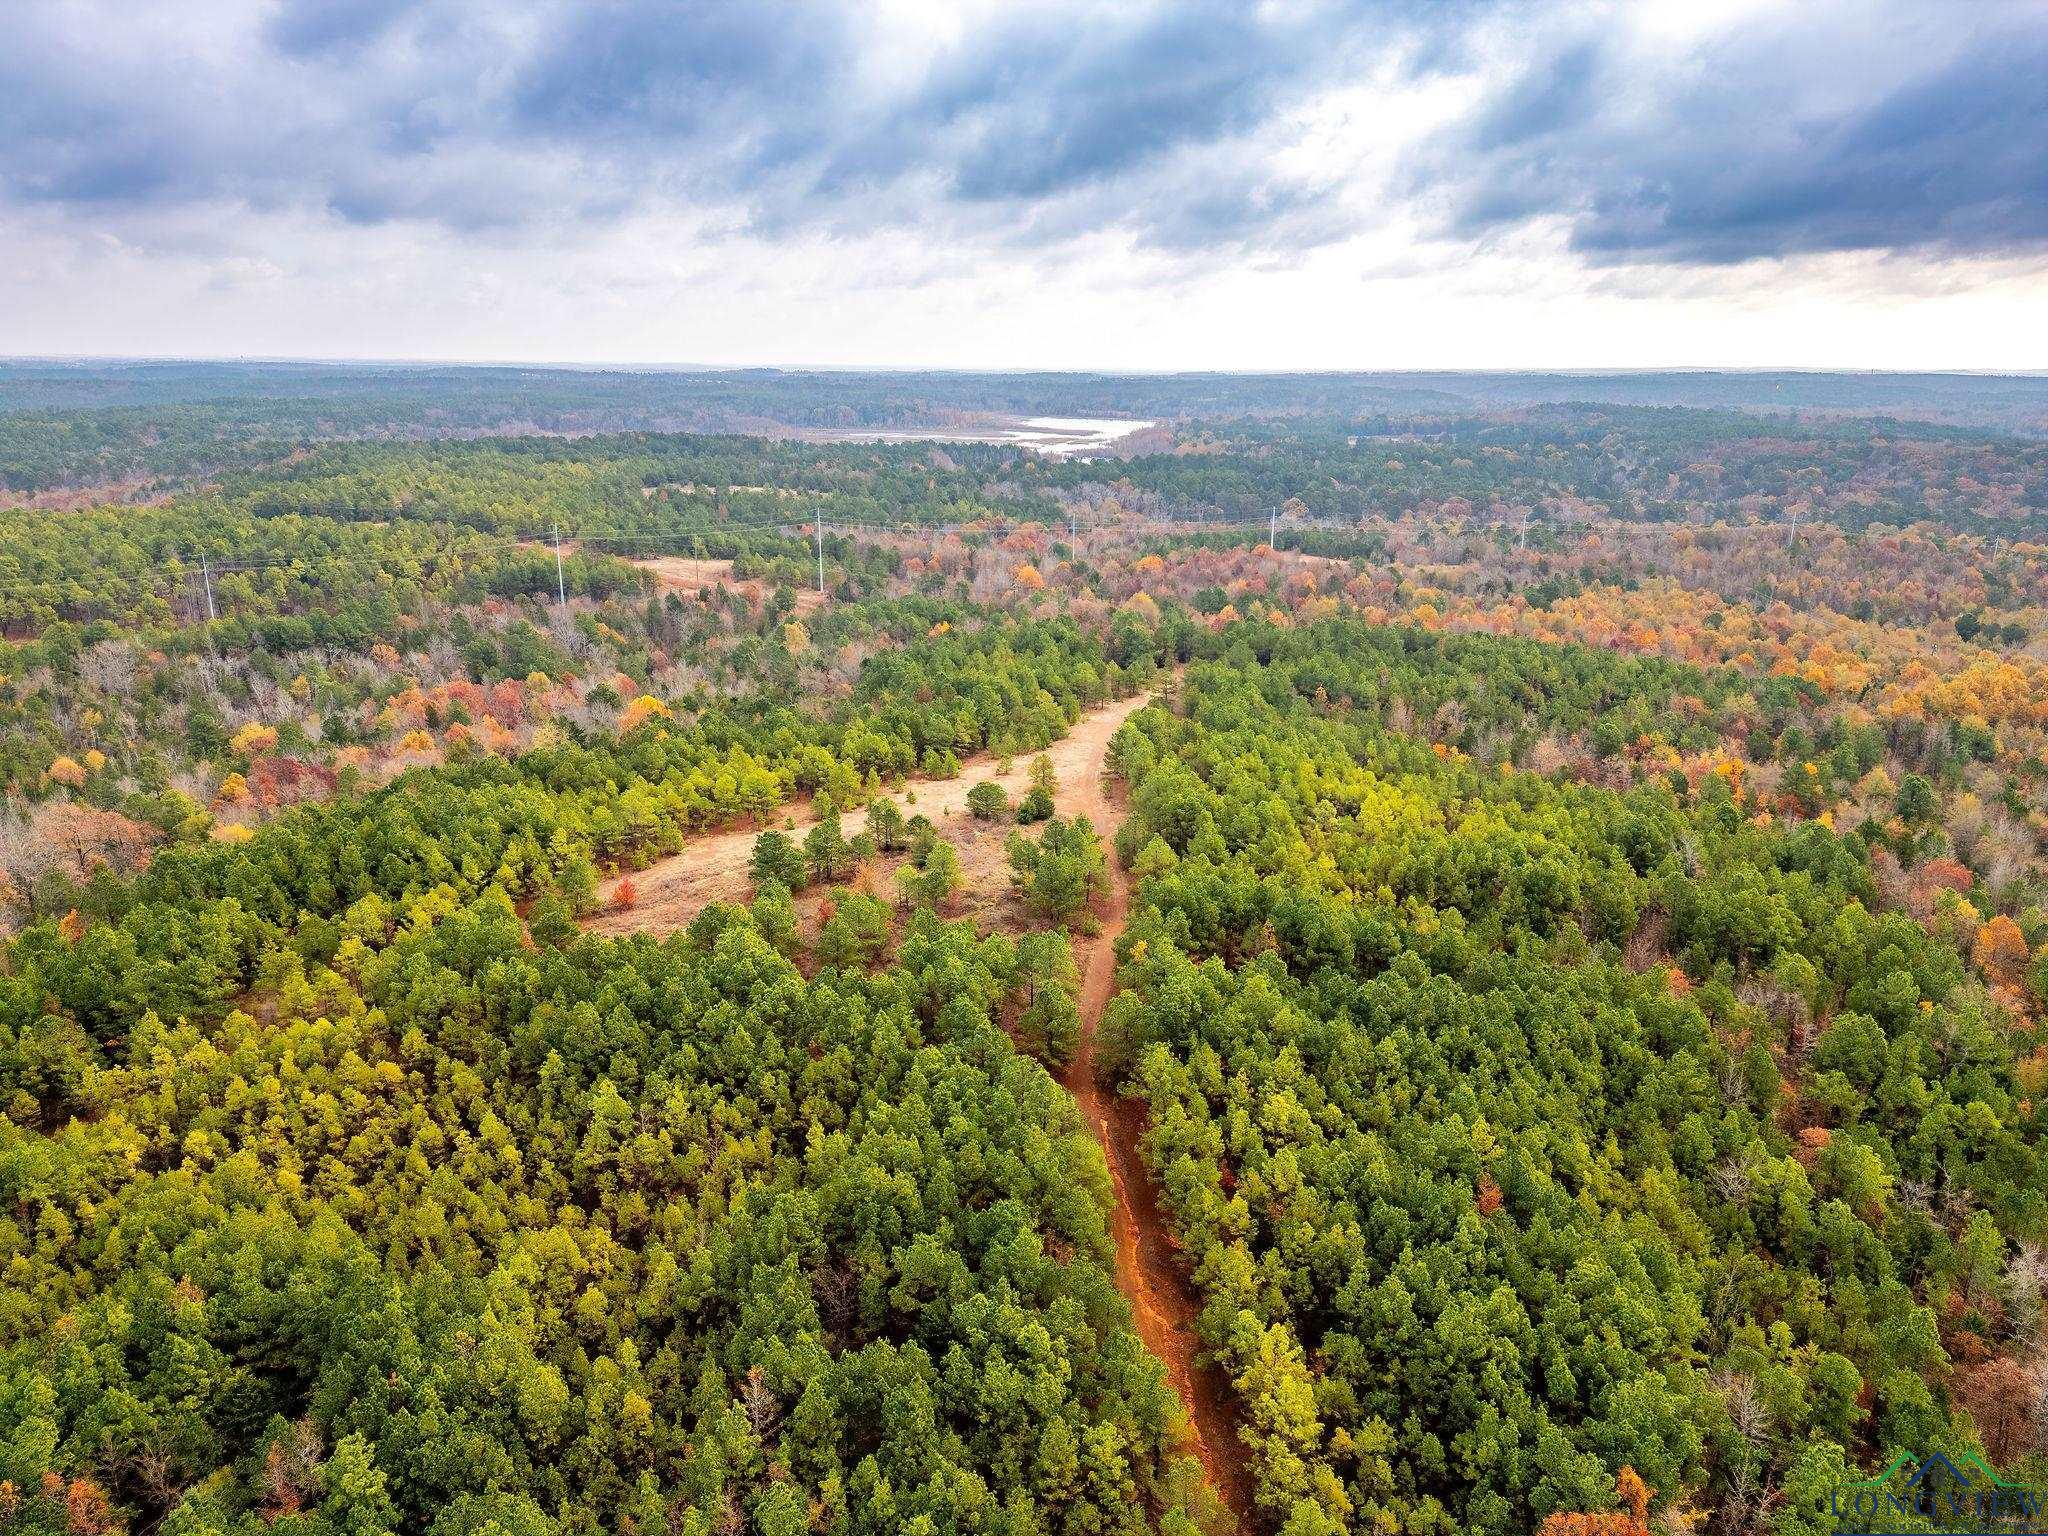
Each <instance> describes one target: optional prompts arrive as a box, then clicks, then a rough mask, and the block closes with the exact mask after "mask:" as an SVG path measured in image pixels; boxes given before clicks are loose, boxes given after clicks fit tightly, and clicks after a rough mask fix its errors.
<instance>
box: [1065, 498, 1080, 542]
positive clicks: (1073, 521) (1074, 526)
mask: <svg viewBox="0 0 2048 1536" xmlns="http://www.w3.org/2000/svg"><path fill="white" fill-rule="evenodd" d="M1080 537H1081V524H1080V522H1079V520H1078V519H1077V518H1076V517H1075V516H1074V509H1073V507H1072V506H1071V505H1070V506H1068V508H1067V543H1068V544H1069V545H1072V544H1074V543H1075V542H1076V541H1078V540H1079V539H1080Z"/></svg>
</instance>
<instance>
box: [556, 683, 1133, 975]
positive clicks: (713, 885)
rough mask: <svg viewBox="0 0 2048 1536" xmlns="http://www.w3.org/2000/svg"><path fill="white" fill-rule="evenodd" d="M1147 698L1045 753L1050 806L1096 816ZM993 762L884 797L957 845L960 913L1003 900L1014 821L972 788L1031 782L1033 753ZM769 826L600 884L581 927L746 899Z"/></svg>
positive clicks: (646, 926)
mask: <svg viewBox="0 0 2048 1536" xmlns="http://www.w3.org/2000/svg"><path fill="white" fill-rule="evenodd" d="M1144 704H1145V700H1144V699H1143V698H1130V699H1120V700H1118V701H1117V702H1116V703H1113V704H1107V705H1104V706H1103V707H1102V708H1100V709H1096V710H1091V711H1089V712H1088V713H1086V714H1084V715H1082V716H1081V718H1080V720H1079V722H1077V723H1076V724H1075V726H1074V728H1073V729H1072V730H1071V731H1069V732H1068V733H1067V734H1066V735H1065V736H1064V737H1062V738H1061V739H1060V740H1059V741H1056V742H1054V743H1053V744H1052V745H1051V746H1050V747H1048V748H1047V749H1046V755H1047V756H1048V757H1050V758H1051V759H1052V765H1053V772H1054V773H1055V774H1056V775H1058V777H1059V785H1060V787H1059V792H1058V793H1057V794H1056V795H1054V797H1053V804H1054V806H1055V807H1056V809H1057V810H1058V812H1059V814H1060V815H1062V816H1072V815H1074V814H1076V812H1080V813H1082V814H1086V815H1089V816H1091V817H1092V816H1093V815H1094V814H1095V811H1094V809H1092V807H1095V806H1099V805H1100V804H1102V803H1103V802H1102V791H1101V785H1100V778H1101V773H1102V760H1103V757H1104V755H1105V754H1106V753H1107V752H1108V750H1109V739H1110V737H1112V736H1114V735H1115V734H1116V731H1117V727H1118V726H1120V725H1122V724H1123V723H1124V722H1125V721H1126V720H1128V719H1130V717H1131V716H1132V715H1134V714H1136V713H1137V712H1138V710H1139V709H1141V708H1142V707H1143V706H1144ZM994 769H995V764H994V762H993V761H991V760H988V759H980V760H976V761H973V762H970V763H968V764H967V766H966V768H965V770H964V771H963V772H962V773H961V774H960V775H959V776H958V777H957V778H951V779H927V780H924V781H923V782H921V783H913V784H911V785H909V786H908V787H907V788H904V789H901V790H898V791H896V792H895V793H894V794H892V795H890V796H889V797H888V798H889V799H892V800H894V801H895V802H896V805H897V807H898V809H900V810H901V811H902V812H903V814H904V815H905V816H915V815H920V814H921V815H924V816H927V817H929V818H930V819H931V821H932V823H933V824H934V825H935V826H937V827H938V829H939V834H940V835H941V836H942V837H944V838H945V839H946V840H947V841H948V842H950V843H952V844H953V845H954V846H955V847H956V848H957V849H958V851H959V854H960V865H961V875H962V897H961V909H960V910H961V911H962V912H963V913H971V912H974V911H977V910H980V909H981V908H982V907H983V906H985V905H986V904H987V903H988V902H990V901H991V900H994V899H999V898H1000V896H1001V894H1002V892H1003V891H1005V890H1007V889H1008V885H1009V868H1008V865H1007V863H1006V862H1005V861H1004V858H1003V839H1004V837H1005V836H1007V834H1008V833H1009V831H1010V829H1011V824H1010V823H1008V822H982V821H976V820H975V819H974V818H973V817H972V816H971V815H969V814H968V811H967V791H968V790H969V789H971V788H973V787H974V786H975V785H976V784H979V783H980V782H981V781H982V780H983V779H990V778H992V779H994V780H995V781H996V782H997V783H999V784H1001V785H1002V786H1003V788H1004V789H1005V790H1007V791H1008V792H1009V795H1010V800H1011V802H1012V803H1013V804H1014V803H1015V802H1016V801H1017V800H1019V799H1021V798H1022V796H1023V792H1024V788H1025V786H1026V785H1027V784H1028V782H1029V781H1030V775H1031V756H1028V755H1027V756H1022V757H1019V758H1017V759H1016V760H1015V761H1014V762H1013V764H1012V765H1011V768H1010V771H1009V772H1008V773H1006V774H998V773H996V772H995V771H994ZM789 823H793V826H790V827H789V830H792V831H793V832H794V833H795V834H797V835H798V836H801V835H802V834H803V833H804V832H806V831H808V830H809V829H810V828H811V827H813V826H815V825H816V824H817V818H816V817H815V816H813V815H812V814H811V811H810V808H809V807H808V806H790V807H786V808H785V815H784V816H782V817H777V818H775V819H773V820H771V821H769V822H768V823H767V825H768V826H774V827H783V826H785V825H786V824H789ZM867 824H868V813H867V810H866V808H865V807H863V808H862V809H860V810H857V811H849V812H847V813H846V814H845V815H844V816H842V817H841V818H840V825H841V826H842V827H843V828H845V830H846V835H847V836H848V837H851V836H853V835H854V834H855V833H856V832H860V831H864V830H865V829H866V827H867ZM762 830H763V828H761V827H747V828H743V829H740V830H737V831H728V832H714V833H711V834H710V835H708V836H705V837H700V838H698V839H696V840H695V841H694V842H692V843H691V844H690V846H689V847H687V848H685V849H684V850H683V851H682V852H681V853H679V854H676V855H674V856H673V857H671V858H666V859H662V860H660V861H659V862H658V863H654V864H650V865H649V866H648V867H647V868H645V869H641V870H634V871H632V872H630V873H628V874H626V875H623V876H619V877H616V878H614V879H610V880H606V881H604V882H603V883H602V884H601V885H599V887H598V890H597V899H598V907H599V910H598V911H597V912H596V913H595V914H594V915H593V916H591V917H590V918H589V919H587V920H586V921H585V923H584V927H585V928H587V929H588V930H589V931H590V932H592V933H602V934H613V935H616V934H622V933H671V932H673V931H674V930H676V929H678V928H683V927H687V926H688V925H689V922H690V919H692V918H693V917H695V916H696V915H697V914H698V913H699V912H701V911H703V910H704V908H705V907H706V906H708V905H709V904H710V903H712V902H714V901H745V900H746V899H747V898H748V897H749V896H750V895H752V893H753V882H752V881H751V880H750V879H749V878H748V876H747V864H748V861H749V860H751V859H752V858H753V855H754V839H755V838H756V837H758V836H760V834H761V832H762ZM623 880H630V881H632V883H633V890H634V893H635V897H636V899H635V901H634V904H633V906H632V907H631V908H629V909H627V910H625V911H617V910H614V909H613V903H614V901H615V900H616V899H617V896H618V889H619V885H620V883H621V881H623Z"/></svg>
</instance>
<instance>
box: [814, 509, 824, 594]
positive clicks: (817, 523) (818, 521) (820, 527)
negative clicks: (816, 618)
mask: <svg viewBox="0 0 2048 1536" xmlns="http://www.w3.org/2000/svg"><path fill="white" fill-rule="evenodd" d="M811 526H812V527H813V528H815V529H816V530H817V533H818V596H820V597H823V596H824V595H825V519H824V517H823V516H819V517H816V518H814V519H812V521H811Z"/></svg>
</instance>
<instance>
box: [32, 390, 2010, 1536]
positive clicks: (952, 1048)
mask: <svg viewBox="0 0 2048 1536" xmlns="http://www.w3.org/2000/svg"><path fill="white" fill-rule="evenodd" d="M2036 382H2037V381H2030V380H1989V379H1986V380H1963V381H1954V380H1939V379H1919V380H1908V379H1889V380H1888V379H1882V378H1873V379H1869V380H1848V379H1838V380H1830V379H1828V378H1827V377H1825V376H1807V375H1787V376H1782V377H1780V376H1736V375H1720V376H1714V375H1657V376H1652V375H1645V376H1629V377H1626V378H1621V377H1613V376H1610V377H1605V378H1602V377H1598V376H1587V377H1583V378H1582V377H1575V376H1557V377H1538V376H1526V377H1517V376H1505V375H1503V376H1489V377H1486V378H1479V377H1475V376H1458V375H1413V376H1401V377H1394V376H1357V377H1339V376H1330V377H1315V376H1304V377H1287V376H1273V377H1271V378H1261V379H1254V380H1234V379H1231V378H1228V377H1226V376H1214V377H1206V376H1205V377H1200V378H1196V377H1189V378H1184V379H1157V380H1143V379H1139V380H1122V379H1108V378H1094V377H1084V376H1042V377H1024V378H1004V377H999V376H951V375H913V374H904V375H872V376H870V375H847V376H840V375H804V374H774V373H763V374H758V375H732V374H709V373H706V374H693V373H679V374H675V375H667V376H661V377H660V378H659V379H657V380H654V381H652V382H649V381H647V380H644V379H636V378H635V377H633V376H627V375H613V374H599V373H592V374H579V373H569V372H561V373H547V372H540V373H528V372H523V371H519V370H502V371H483V372H477V373H469V372H465V371H462V370H405V369H393V370H388V371H382V372H379V371H371V370H354V369H336V370H323V369H314V368H282V367H280V368H271V367H267V366H251V367H248V368H244V369H228V368H214V367H209V366H190V367H188V366H184V365H165V366H162V367H156V366H151V365H137V366H134V367H131V368H83V367H80V368H73V367H71V366H69V365H55V364H53V365H47V366H41V365H38V366H30V365H9V366H8V367H7V368H5V369H0V475H4V476H5V477H6V483H7V484H8V485H9V486H11V487H13V488H14V489H15V491H17V492H18V493H20V494H18V495H17V496H16V497H15V498H14V500H13V501H12V503H11V504H10V505H7V506H5V507H4V508H0V530H4V537H0V790H4V801H0V1266H4V1268H5V1271H6V1275H7V1286H6V1289H5V1300H4V1305H0V1530H5V1531H9V1532H12V1531H15V1530H20V1531H23V1532H29V1533H37V1536H44V1533H47V1536H56V1533H65V1536H107V1533H113V1532H119V1531H128V1532H135V1533H138V1536H141V1533H149V1532H166V1533H177V1536H216V1533H217V1536H232V1533H255V1532H260V1531H266V1530H272V1529H281V1530H283V1531H287V1532H306V1533H309V1536H316V1533H325V1532H330V1531H331V1532H336V1533H343V1532H346V1533H349V1536H376V1533H380V1532H386V1531H389V1532H393V1533H400V1532H408V1533H409V1532H416V1531H430V1532H434V1533H437V1536H466V1533H476V1536H485V1533H491V1536H498V1533H503V1536H552V1533H572V1532H597V1531H621V1532H632V1533H635V1536H656V1533H667V1536H735V1533H739V1532H747V1531H754V1532H762V1533H771V1536H795V1533H798V1532H805V1531H840V1532H873V1533H875V1536H883V1533H894V1532H922V1533H927V1536H942V1533H949V1532H986V1533H997V1536H1052V1533H1061V1536H1097V1533H1131V1536H1136V1533H1139V1532H1154V1531H1156V1532H1167V1533H1172V1536H1196V1533H1201V1536H1224V1533H1225V1532H1227V1531H1228V1530H1229V1529H1231V1528H1232V1527H1233V1525H1234V1526H1236V1527H1237V1528H1238V1529H1240V1530H1242V1531H1245V1532H1247V1533H1252V1532H1266V1533H1284V1536H1316V1533H1335V1532H1344V1531H1356V1532H1373V1533H1379V1536H1389V1533H1396V1532H1399V1533H1416V1536H1425V1533H1434V1532H1449V1531H1453V1530H1475V1531H1484V1532H1489V1533H1491V1532H1502V1533H1506V1532H1521V1531H1546V1532H1547V1533H1548V1536H1594V1533H1599V1536H1636V1533H1639V1532H1644V1531H1645V1530H1646V1528H1648V1527H1653V1526H1654V1527H1655V1528H1656V1529H1658V1530H1660V1531H1668V1532H1672V1533H1683V1532H1698V1533H1700V1536H1752V1533H1761V1532H1771V1533H1777V1536H1807V1533H1809V1532H1816V1533H1817V1532H1822V1531H1831V1530H1832V1529H1833V1528H1834V1525H1835V1521H1834V1520H1833V1518H1832V1517H1831V1516H1830V1515H1829V1514H1828V1512H1827V1500H1828V1496H1829V1492H1830V1490H1831V1489H1833V1488H1834V1487H1835V1486H1837V1485H1839V1484H1843V1483H1846V1482H1851V1481H1855V1480H1857V1479H1862V1478H1868V1477H1870V1476H1872V1475H1874V1474H1876V1473H1878V1472H1880V1471H1881V1470H1882V1469H1883V1468H1885V1467H1886V1466H1887V1465H1888V1464H1889V1463H1891V1462H1892V1461H1893V1460H1894V1458H1895V1457H1896V1456H1898V1455H1900V1454H1902V1453H1910V1454H1912V1455H1914V1456H1922V1455H1926V1454H1929V1453H1932V1452H1934V1451H1937V1450H1939V1451H1942V1452H1944V1453H1946V1454H1948V1455H1950V1456H1951V1457H1953V1458H1955V1459H1956V1460H1957V1461H1958V1462H1959V1463H1960V1462H1961V1461H1962V1460H1964V1459H1965V1458H1966V1457H1967V1456H1970V1455H1975V1456H1978V1457H1981V1458H1983V1460H1984V1461H1985V1463H1986V1464H1987V1465H1990V1466H1994V1467H1996V1468H1997V1469H1998V1471H1999V1475H2001V1476H2002V1477H2004V1478H2006V1479H2008V1480H2009V1481H2010V1482H2012V1483H2016V1484H2037V1485H2038V1484H2040V1483H2042V1482H2043V1481H2048V1312H2044V1308H2048V1145H2044V1133H2048V1121H2044V1116H2048V1033H2044V1020H2048V810H2044V806H2048V648H2044V647H2048V541H2044V528H2048V525H2044V522H2043V519H2044V518H2048V455H2044V449H2043V447H2042V442H2041V438H2040V435H2039V434H2040V431H2041V428H2042V425H2043V422H2044V419H2048V418H2044V417H2043V416H2042V415H2041V411H2040V402H2039V401H2038V399H2037V398H2036V396H2035V393H2034V392H2033V391H2034V385H2035V383H2036ZM1061 411H1066V412H1074V413H1091V414H1117V415H1127V416H1130V417H1133V418H1138V419H1144V420H1149V421H1152V422H1155V423H1156V425H1155V426H1154V427H1152V428H1150V429H1148V430H1147V431H1146V432H1144V433H1142V434H1137V435H1134V436H1133V437H1132V438H1131V439H1130V440H1129V441H1128V442H1126V443H1124V444H1123V445H1122V446H1112V448H1111V449H1110V450H1108V451H1107V455H1106V456H1103V457H1096V458H1087V459H1077V458H1062V457H1060V456H1058V455H1057V454H1053V453H1041V452H1037V451H1033V450H1031V449H1029V448H1025V447H1020V446H1018V445H1016V444H1014V443H1003V442H973V441H961V440H953V439H950V438H949V439H948V440H945V441H941V442H934V441H893V440H892V441H887V442H855V441H827V440H824V438H823V437H822V436H818V435H813V436H809V437H806V436H805V435H803V433H802V432H801V431H799V430H797V429H818V431H819V432H822V431H823V430H824V429H827V428H831V429H841V428H846V429H852V428H860V427H873V426H878V425H900V424H904V423H911V424H916V423H937V424H944V425H950V426H956V427H961V426H964V427H970V428H971V427H974V426H977V425H982V424H986V423H988V422H992V421H995V420H998V419H1000V418H1003V417H1006V416H1013V415H1017V414H1023V413H1029V412H1047V413H1052V412H1061ZM1879 412H1882V413H1885V414H1884V415H1883V416H1879V415H1877V414H1875V413H1879ZM769 423H777V424H780V427H781V428H786V429H788V430H778V432H777V433H776V434H775V435H770V436H760V435H747V434H749V433H750V432H755V431H759V430H764V429H765V427H766V425H767V424H769ZM705 429H715V430H705ZM567 432H574V433H578V434H582V433H595V434H596V435H577V436H563V435H558V434H561V433H567ZM493 433H496V434H498V435H489V434H493ZM550 434H557V435H550ZM95 484H99V485H101V486H102V488H101V489H99V490H94V489H91V487H92V486H93V485H95ZM60 490H61V491H62V494H57V492H58V491H60Z"/></svg>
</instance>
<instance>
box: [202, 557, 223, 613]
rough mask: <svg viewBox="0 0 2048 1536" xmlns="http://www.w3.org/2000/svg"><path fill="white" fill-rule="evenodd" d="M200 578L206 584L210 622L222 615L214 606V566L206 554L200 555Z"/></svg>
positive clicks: (207, 609)
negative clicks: (208, 560)
mask: <svg viewBox="0 0 2048 1536" xmlns="http://www.w3.org/2000/svg"><path fill="white" fill-rule="evenodd" d="M199 579H200V581H202V582H203V583H205V586H206V620H207V622H208V623H209V624H210V623H212V622H213V621H214V620H216V619H218V618H219V617H220V614H219V613H218V612H216V611H215V609H214V606H213V567H212V566H211V565H209V564H208V563H207V560H206V555H205V553H204V552H202V553H201V554H200V556H199Z"/></svg>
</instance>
